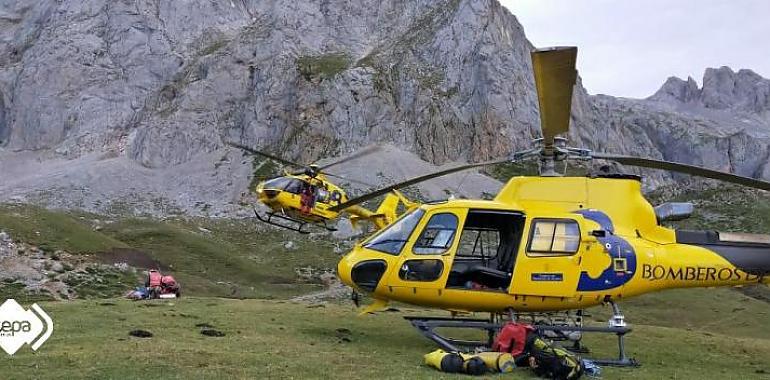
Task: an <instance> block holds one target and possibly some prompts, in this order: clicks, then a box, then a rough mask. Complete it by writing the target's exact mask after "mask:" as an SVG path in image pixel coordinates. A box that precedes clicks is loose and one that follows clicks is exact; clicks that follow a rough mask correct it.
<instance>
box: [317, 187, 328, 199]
mask: <svg viewBox="0 0 770 380" xmlns="http://www.w3.org/2000/svg"><path fill="white" fill-rule="evenodd" d="M315 201H316V202H321V203H329V191H327V190H326V189H324V188H321V187H319V188H318V190H317V191H316V193H315Z"/></svg>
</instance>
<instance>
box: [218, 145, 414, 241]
mask: <svg viewBox="0 0 770 380" xmlns="http://www.w3.org/2000/svg"><path fill="white" fill-rule="evenodd" d="M227 144H228V145H230V146H233V147H235V148H238V149H241V150H243V151H245V152H248V153H251V154H256V155H260V156H263V157H266V158H268V159H270V160H273V161H277V162H279V163H282V164H284V165H287V166H291V167H295V168H302V169H301V170H299V171H294V172H288V171H287V172H285V175H284V176H279V177H275V178H270V179H267V180H264V181H261V182H260V183H259V184H257V186H256V188H255V189H254V192H255V193H256V195H257V199H258V200H259V201H260V202H261V203H263V204H264V205H266V206H267V207H269V208H270V211H269V212H267V214H266V215H261V214H260V213H259V211H258V210H257V209H256V208H254V215H255V216H256V217H257V219H259V220H260V221H262V222H265V223H268V224H271V225H274V226H277V227H282V228H286V229H289V230H292V231H297V232H299V233H303V234H307V233H310V230H308V229H305V228H304V227H305V226H308V225H315V226H319V227H322V228H324V229H326V230H328V231H336V228H334V227H332V226H330V225H329V224H328V223H327V222H329V221H332V220H335V219H337V217H339V215H340V213H341V212H343V211H344V212H347V213H349V214H351V215H352V216H351V218H350V220H351V222H352V223H353V224H354V225H356V224H357V223H358V222H360V221H361V220H366V221H370V222H372V224H373V225H374V227H375V228H377V229H379V228H382V227H384V226H386V225H388V224H390V223H392V222H393V221H394V220H395V219H396V217H397V210H398V206H399V205H400V204H403V205H404V206H405V208H407V209H409V208H412V207H416V204H415V203H413V202H411V201H409V199H407V198H406V197H405V196H404V195H403V194H401V193H400V192H399V191H397V190H395V189H394V190H393V191H390V192H389V194H387V196H386V197H385V199H384V200H383V201H382V203H381V204H380V206H379V207H378V208H377V210H376V211H374V212H372V211H370V210H367V209H366V208H363V207H361V206H358V205H351V206H350V207H345V208H335V209H334V210H332V207H333V206H338V205H340V204H342V203H345V202H347V201H348V196H347V194H346V192H345V190H343V189H342V188H341V187H340V186H337V185H335V184H334V183H332V182H331V181H330V180H329V179H328V178H327V177H336V178H338V179H342V180H345V181H349V182H356V183H360V184H362V185H365V186H369V187H371V185H369V184H366V183H363V182H361V181H358V180H354V179H350V178H346V177H343V176H340V175H337V174H331V173H329V172H327V170H328V169H329V168H331V167H333V166H337V165H340V164H343V163H345V162H348V161H352V160H355V159H358V158H361V157H364V156H367V155H369V154H372V153H374V152H375V151H377V150H378V149H379V147H377V146H372V147H369V148H365V149H362V150H360V151H358V152H356V153H354V154H352V155H350V156H348V157H345V158H342V159H340V160H337V161H334V162H332V163H328V164H326V165H323V166H319V165H318V164H310V165H301V164H298V163H296V162H292V161H289V160H287V159H285V158H282V157H279V156H276V155H273V154H270V153H267V152H264V151H260V150H257V149H253V148H250V147H247V146H245V145H242V144H237V143H233V142H227Z"/></svg>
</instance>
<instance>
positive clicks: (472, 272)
mask: <svg viewBox="0 0 770 380" xmlns="http://www.w3.org/2000/svg"><path fill="white" fill-rule="evenodd" d="M466 276H468V278H470V279H472V280H473V281H475V282H478V283H480V284H482V285H485V286H487V287H489V288H494V289H507V288H508V286H509V285H510V284H511V274H510V273H507V272H503V271H501V270H497V269H494V268H490V267H487V266H484V265H481V264H477V265H474V266H472V267H470V268H468V271H467V272H466Z"/></svg>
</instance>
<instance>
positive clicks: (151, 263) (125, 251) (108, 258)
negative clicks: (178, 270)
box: [95, 248, 169, 271]
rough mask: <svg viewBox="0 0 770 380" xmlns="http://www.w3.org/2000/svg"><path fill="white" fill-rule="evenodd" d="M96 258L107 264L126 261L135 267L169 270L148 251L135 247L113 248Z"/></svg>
mask: <svg viewBox="0 0 770 380" xmlns="http://www.w3.org/2000/svg"><path fill="white" fill-rule="evenodd" d="M95 257H96V259H97V260H99V261H100V262H102V263H105V264H120V263H126V264H128V265H130V266H132V267H135V268H143V269H160V270H162V271H165V270H168V269H169V267H168V266H167V265H165V264H163V263H162V262H160V261H158V260H155V259H154V258H152V256H150V255H149V254H148V253H147V252H144V251H140V250H138V249H133V248H113V249H112V250H110V251H108V252H103V253H100V254H98V255H95Z"/></svg>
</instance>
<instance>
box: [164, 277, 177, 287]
mask: <svg viewBox="0 0 770 380" xmlns="http://www.w3.org/2000/svg"><path fill="white" fill-rule="evenodd" d="M160 282H161V284H163V286H164V287H167V288H173V287H175V286H176V280H175V279H174V277H173V276H163V277H161V278H160Z"/></svg>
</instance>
